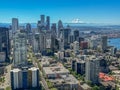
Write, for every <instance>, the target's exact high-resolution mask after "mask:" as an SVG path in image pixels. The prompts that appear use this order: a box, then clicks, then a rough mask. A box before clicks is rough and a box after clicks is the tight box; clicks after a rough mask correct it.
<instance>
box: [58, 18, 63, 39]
mask: <svg viewBox="0 0 120 90" xmlns="http://www.w3.org/2000/svg"><path fill="white" fill-rule="evenodd" d="M60 29H63V23H62V21H61V20H59V21H58V37H60Z"/></svg>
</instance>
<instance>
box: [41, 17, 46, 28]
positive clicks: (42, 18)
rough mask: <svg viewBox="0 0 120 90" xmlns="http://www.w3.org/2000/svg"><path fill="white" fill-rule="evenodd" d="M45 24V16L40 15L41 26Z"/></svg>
mask: <svg viewBox="0 0 120 90" xmlns="http://www.w3.org/2000/svg"><path fill="white" fill-rule="evenodd" d="M44 24H45V15H41V25H43V26H44Z"/></svg>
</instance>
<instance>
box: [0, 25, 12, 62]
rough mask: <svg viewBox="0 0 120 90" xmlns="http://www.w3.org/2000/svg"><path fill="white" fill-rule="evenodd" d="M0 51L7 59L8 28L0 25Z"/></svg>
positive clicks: (8, 44) (8, 47)
mask: <svg viewBox="0 0 120 90" xmlns="http://www.w3.org/2000/svg"><path fill="white" fill-rule="evenodd" d="M0 52H1V54H4V57H5V60H6V61H9V54H10V42H9V30H8V28H3V27H0ZM0 58H2V57H0ZM5 60H4V61H5Z"/></svg>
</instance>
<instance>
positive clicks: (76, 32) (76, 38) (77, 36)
mask: <svg viewBox="0 0 120 90" xmlns="http://www.w3.org/2000/svg"><path fill="white" fill-rule="evenodd" d="M78 39H79V30H75V31H74V41H78Z"/></svg>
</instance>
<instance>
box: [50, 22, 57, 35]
mask: <svg viewBox="0 0 120 90" xmlns="http://www.w3.org/2000/svg"><path fill="white" fill-rule="evenodd" d="M56 29H57V28H56V23H53V24H52V26H51V31H52V33H53V35H54V36H55V37H56V34H57V32H56Z"/></svg>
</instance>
